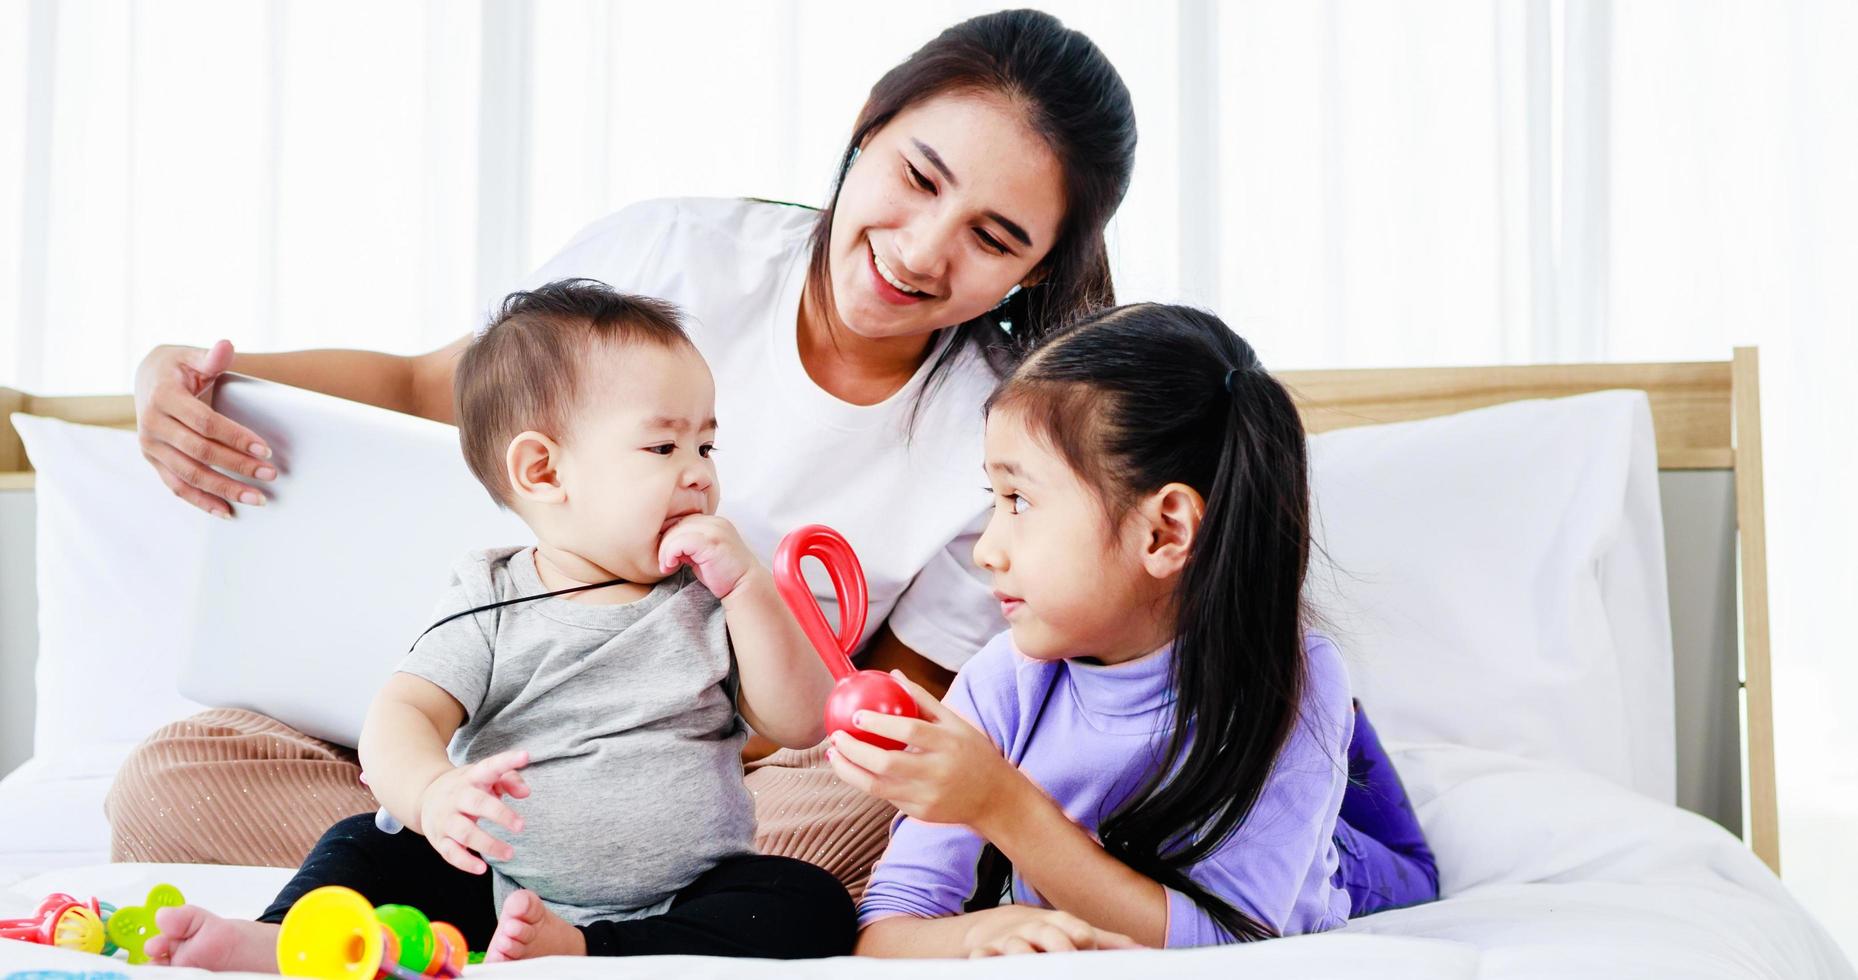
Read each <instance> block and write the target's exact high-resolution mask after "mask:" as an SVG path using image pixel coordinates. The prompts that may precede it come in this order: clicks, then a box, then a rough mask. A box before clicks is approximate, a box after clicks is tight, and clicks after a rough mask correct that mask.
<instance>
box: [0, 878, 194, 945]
mask: <svg viewBox="0 0 1858 980" xmlns="http://www.w3.org/2000/svg"><path fill="white" fill-rule="evenodd" d="M186 903H187V900H186V899H185V898H183V897H182V896H181V890H180V889H178V888H176V887H174V886H173V885H156V886H155V887H154V888H151V889H149V892H148V898H147V899H146V900H145V901H144V902H143V904H141V905H127V906H124V907H122V908H120V909H119V908H117V907H116V906H114V905H111V904H110V903H108V902H101V901H98V900H97V899H95V898H92V899H91V900H90V901H88V902H85V901H81V900H79V899H77V898H75V897H73V896H71V895H66V894H63V893H59V894H56V895H47V896H46V897H45V900H44V901H42V902H40V903H39V910H38V911H37V912H35V913H33V914H32V915H30V916H28V917H26V918H23V919H4V920H0V937H4V938H7V939H19V940H23V941H25V942H29V943H41V944H43V945H46V946H57V947H59V948H60V949H74V950H78V951H79V952H84V953H97V954H100V955H103V956H114V955H116V951H117V950H118V949H121V950H124V951H126V952H127V953H128V954H129V962H131V963H147V962H148V956H147V954H145V953H143V952H142V946H143V944H145V943H147V942H148V940H149V939H150V938H151V937H154V936H159V935H161V930H160V929H159V928H157V927H156V925H155V910H156V909H160V908H167V907H170V906H177V905H185V904H186Z"/></svg>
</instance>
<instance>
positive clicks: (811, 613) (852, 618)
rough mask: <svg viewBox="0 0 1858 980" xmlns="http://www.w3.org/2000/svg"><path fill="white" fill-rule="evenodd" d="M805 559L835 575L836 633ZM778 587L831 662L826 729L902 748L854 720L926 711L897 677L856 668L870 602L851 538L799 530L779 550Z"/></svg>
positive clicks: (817, 528) (819, 527)
mask: <svg viewBox="0 0 1858 980" xmlns="http://www.w3.org/2000/svg"><path fill="white" fill-rule="evenodd" d="M802 558H814V559H818V561H819V563H820V564H822V565H824V566H826V574H827V576H829V577H830V578H831V579H832V591H833V594H834V595H836V596H837V597H838V600H839V632H838V634H837V635H836V636H835V635H834V634H833V632H832V627H831V626H830V625H829V624H828V623H827V622H826V614H825V613H823V612H821V611H820V609H819V600H818V599H817V598H815V597H814V595H813V590H812V589H811V588H808V587H807V584H806V579H805V578H804V577H802V576H801V574H800V559H802ZM774 587H775V589H776V590H778V591H779V592H780V594H781V601H783V602H785V603H787V608H788V609H791V610H793V614H794V618H795V619H797V620H799V621H800V629H801V630H802V631H803V632H805V633H806V638H807V639H809V640H812V641H813V649H815V650H817V651H819V659H821V660H823V661H825V662H826V669H827V670H829V671H831V672H832V677H833V679H834V680H835V681H837V683H835V684H834V685H833V687H832V694H831V695H830V696H828V697H827V698H826V730H827V731H828V732H848V733H850V734H851V735H852V737H854V738H858V739H861V740H863V741H866V742H869V743H871V744H872V745H875V746H877V747H878V748H881V749H900V748H903V743H901V742H897V741H893V740H891V739H888V738H885V737H883V736H882V735H873V734H871V733H870V732H867V731H865V730H864V729H861V728H858V727H856V726H854V725H853V724H852V715H853V714H855V713H856V712H859V711H875V712H878V713H879V714H886V715H897V716H898V717H901V718H919V717H921V715H919V714H917V711H916V701H915V699H913V698H911V697H910V692H908V691H906V690H904V689H903V685H901V684H899V683H897V681H896V678H893V677H891V676H890V675H889V674H886V673H884V672H883V671H881V670H857V669H855V668H853V667H852V658H851V654H852V651H853V650H855V649H857V647H858V638H859V637H860V636H862V635H864V617H865V612H866V607H867V606H868V604H869V603H868V601H867V599H866V597H865V585H864V569H863V568H862V567H860V566H859V564H858V556H857V555H856V554H854V553H853V552H852V546H851V544H850V542H848V541H846V540H845V536H844V535H842V534H840V533H839V532H837V531H834V530H833V529H831V528H829V527H826V526H825V525H823V524H808V525H806V526H805V527H802V528H796V529H795V530H794V531H793V532H792V533H790V534H788V535H787V536H786V537H784V538H782V539H781V544H780V547H778V548H776V549H774Z"/></svg>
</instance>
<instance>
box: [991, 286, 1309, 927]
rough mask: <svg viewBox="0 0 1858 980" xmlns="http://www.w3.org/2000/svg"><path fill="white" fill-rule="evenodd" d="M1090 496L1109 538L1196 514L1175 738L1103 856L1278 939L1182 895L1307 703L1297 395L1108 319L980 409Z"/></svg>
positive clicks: (1222, 904)
mask: <svg viewBox="0 0 1858 980" xmlns="http://www.w3.org/2000/svg"><path fill="white" fill-rule="evenodd" d="M1001 410H1010V411H1011V412H1013V413H1014V414H1015V416H1016V417H1017V418H1019V419H1022V420H1024V422H1025V424H1026V426H1027V428H1028V429H1029V431H1031V432H1032V433H1033V434H1034V435H1035V436H1036V437H1037V438H1040V439H1042V440H1043V441H1044V442H1045V443H1046V444H1047V445H1049V446H1051V447H1052V448H1053V450H1054V451H1055V452H1056V453H1057V454H1058V455H1059V456H1060V457H1061V458H1063V459H1064V460H1065V462H1066V463H1067V464H1068V465H1070V466H1071V467H1072V468H1073V469H1074V470H1075V471H1076V472H1077V473H1078V475H1079V476H1080V477H1081V478H1082V479H1083V480H1084V482H1085V483H1086V485H1089V486H1091V487H1093V488H1095V489H1096V490H1097V491H1098V498H1099V500H1100V501H1101V503H1102V505H1103V507H1104V514H1105V517H1106V518H1107V520H1108V523H1109V525H1110V526H1111V527H1115V526H1117V525H1118V524H1119V523H1120V521H1121V519H1122V516H1123V515H1125V514H1126V513H1127V512H1128V508H1129V506H1130V505H1132V504H1133V503H1135V501H1136V500H1137V499H1138V498H1140V497H1141V496H1143V495H1145V494H1148V493H1150V492H1153V491H1155V490H1158V489H1160V488H1162V487H1163V486H1166V485H1167V484H1170V483H1181V484H1185V485H1187V486H1189V487H1192V488H1193V489H1194V490H1195V491H1197V492H1199V494H1200V495H1201V497H1202V498H1203V499H1204V500H1205V503H1206V511H1205V514H1204V515H1203V517H1202V518H1201V522H1200V528H1199V533H1198V535H1197V536H1196V537H1195V538H1194V544H1193V550H1192V552H1191V553H1190V554H1189V556H1188V559H1187V564H1186V567H1185V568H1184V569H1183V570H1182V572H1181V575H1180V577H1179V580H1178V583H1177V584H1176V586H1175V590H1174V606H1175V610H1176V611H1175V617H1176V619H1175V625H1174V630H1173V633H1174V655H1173V657H1172V659H1171V666H1170V668H1169V669H1170V672H1171V677H1170V680H1171V685H1172V688H1173V692H1174V728H1173V731H1172V733H1171V734H1170V735H1169V737H1168V744H1167V751H1166V755H1165V757H1164V758H1163V760H1162V761H1161V763H1160V765H1159V766H1158V767H1157V768H1156V769H1155V771H1154V773H1153V774H1152V775H1151V776H1150V777H1149V779H1148V781H1147V783H1146V784H1145V785H1144V786H1143V787H1142V789H1140V790H1138V791H1137V792H1136V793H1134V794H1133V795H1131V796H1130V798H1129V801H1128V802H1126V803H1124V804H1123V805H1122V806H1121V807H1119V808H1118V809H1117V810H1116V811H1115V812H1114V813H1112V814H1110V815H1109V816H1108V817H1107V818H1105V819H1104V820H1103V822H1102V824H1101V826H1100V827H1099V828H1098V836H1099V838H1100V839H1101V840H1102V841H1103V847H1104V849H1105V850H1107V851H1109V852H1110V853H1111V854H1113V855H1115V856H1116V857H1117V858H1119V859H1120V860H1122V862H1123V863H1124V864H1127V865H1129V866H1130V867H1131V868H1134V869H1135V870H1136V871H1139V872H1141V873H1142V874H1144V875H1147V876H1148V877H1150V878H1152V879H1154V880H1156V881H1158V882H1160V883H1162V884H1163V885H1166V886H1168V887H1169V888H1173V889H1175V890H1176V891H1179V892H1182V893H1183V894H1185V895H1187V896H1188V897H1190V898H1192V899H1193V900H1194V901H1195V902H1197V903H1198V904H1199V905H1200V907H1202V908H1204V909H1205V910H1206V911H1207V912H1208V913H1209V914H1211V915H1212V916H1213V918H1214V919H1215V920H1216V921H1218V922H1219V924H1220V925H1221V926H1223V927H1224V928H1225V929H1226V931H1228V932H1230V933H1231V934H1232V935H1233V936H1234V937H1236V938H1239V939H1247V940H1249V939H1262V938H1266V937H1268V936H1270V935H1271V934H1272V931H1271V928H1270V927H1269V926H1268V925H1266V924H1263V923H1260V922H1257V921H1255V920H1253V919H1252V918H1251V917H1250V916H1249V915H1247V914H1245V912H1243V911H1242V910H1240V909H1238V908H1236V907H1234V906H1233V905H1232V904H1231V903H1230V902H1228V901H1225V900H1224V899H1221V898H1220V897H1219V896H1217V895H1214V894H1212V893H1210V892H1208V891H1207V890H1206V889H1205V888H1204V887H1202V886H1201V885H1199V884H1198V883H1197V882H1195V881H1194V880H1193V879H1192V878H1189V877H1188V874H1187V872H1188V869H1189V868H1191V867H1192V866H1193V865H1194V864H1196V863H1198V862H1199V861H1201V860H1203V859H1205V858H1206V857H1207V856H1208V855H1209V854H1211V853H1213V851H1214V850H1216V849H1217V848H1218V847H1220V845H1222V844H1223V843H1225V842H1226V840H1227V839H1228V838H1230V837H1231V836H1232V834H1233V833H1234V832H1235V831H1237V830H1238V828H1239V826H1240V825H1241V824H1242V823H1244V821H1245V818H1246V816H1247V814H1249V813H1250V812H1251V809H1252V807H1253V805H1255V804H1256V803H1257V801H1258V797H1259V795H1260V793H1261V792H1262V791H1263V789H1264V785H1265V781H1266V779H1267V778H1268V777H1269V776H1270V774H1271V766H1272V763H1273V762H1274V761H1275V760H1276V759H1277V756H1278V753H1279V752H1280V751H1282V749H1283V747H1284V745H1285V743H1286V742H1287V741H1288V740H1289V738H1290V735H1291V732H1292V731H1293V729H1294V728H1295V725H1296V722H1297V718H1298V708H1299V704H1300V702H1301V699H1302V693H1303V686H1304V659H1303V636H1304V625H1305V613H1306V610H1305V608H1304V604H1303V579H1304V575H1305V572H1306V570H1307V568H1308V565H1309V555H1310V517H1309V459H1308V454H1307V449H1306V446H1305V442H1304V435H1303V424H1302V420H1301V418H1300V417H1299V416H1298V414H1297V409H1296V405H1295V404H1294V403H1293V402H1292V401H1291V398H1290V394H1289V392H1287V391H1286V390H1285V389H1284V386H1283V385H1281V384H1279V383H1278V381H1277V379H1275V378H1273V377H1271V375H1270V374H1268V373H1266V372H1265V370H1264V368H1263V367H1261V366H1260V365H1259V363H1258V356H1257V354H1255V353H1254V352H1253V351H1252V348H1251V345H1249V344H1247V343H1246V342H1245V341H1244V340H1241V339H1240V338H1239V336H1238V335H1237V334H1235V333H1233V332H1232V331H1231V330H1230V329H1228V328H1227V327H1226V325H1225V324H1224V323H1221V322H1220V320H1219V318H1218V317H1215V316H1213V315H1212V314H1210V313H1206V312H1203V311H1200V310H1195V309H1191V308H1188V307H1182V306H1164V305H1158V304H1142V305H1137V306H1126V307H1122V308H1120V309H1114V310H1109V311H1107V312H1103V313H1100V314H1097V315H1094V316H1091V317H1089V318H1088V319H1086V320H1083V321H1081V322H1079V323H1078V324H1077V325H1075V326H1074V327H1072V328H1071V329H1068V330H1066V331H1064V332H1063V333H1061V334H1059V335H1058V336H1056V337H1055V338H1053V339H1052V340H1051V341H1050V342H1048V343H1046V344H1045V345H1044V346H1042V347H1040V348H1038V349H1037V350H1035V351H1034V352H1033V353H1032V355H1031V356H1030V357H1029V358H1028V359H1027V360H1026V362H1025V363H1024V364H1022V365H1021V366H1020V367H1019V369H1018V370H1017V371H1015V372H1014V373H1013V375H1012V376H1011V377H1010V378H1008V379H1007V380H1006V381H1005V382H1004V383H1002V384H1001V385H1000V387H999V389H998V390H996V391H995V392H994V394H993V396H992V397H991V398H990V399H988V402H987V411H988V412H989V413H992V412H996V411H1001Z"/></svg>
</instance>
